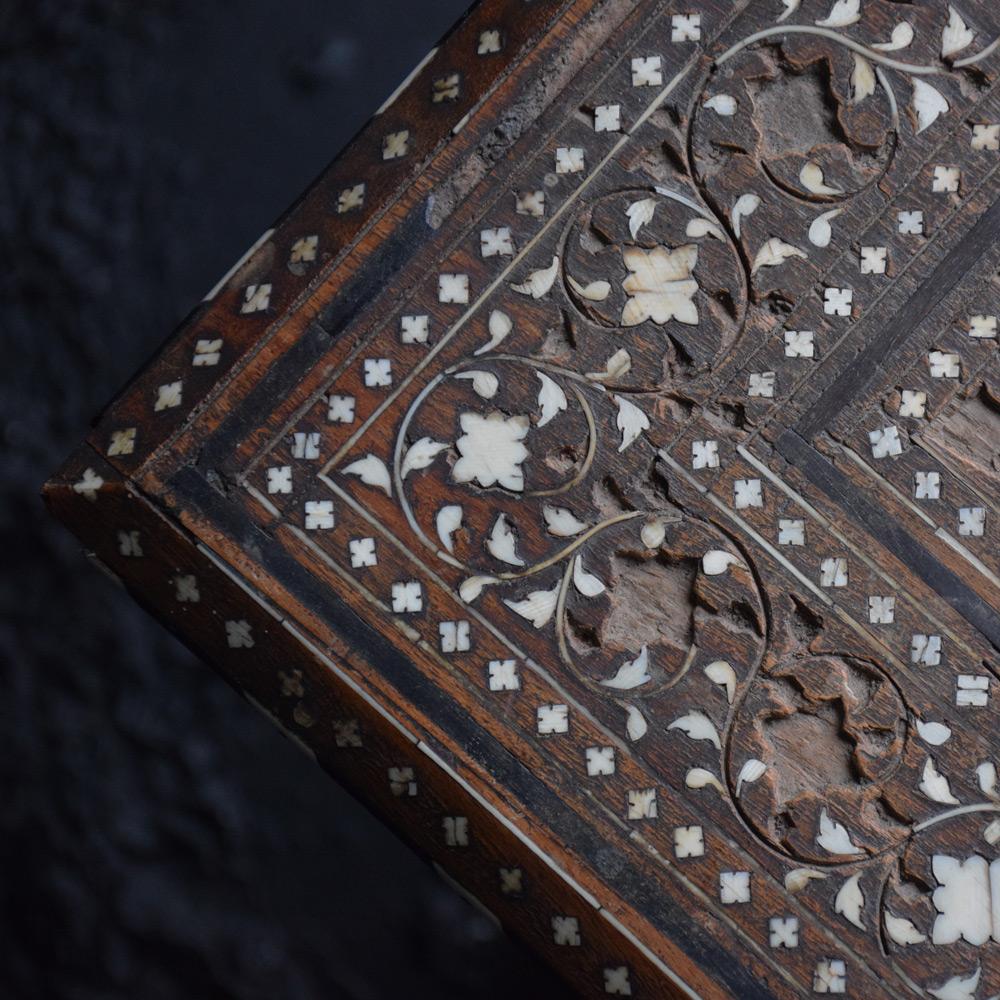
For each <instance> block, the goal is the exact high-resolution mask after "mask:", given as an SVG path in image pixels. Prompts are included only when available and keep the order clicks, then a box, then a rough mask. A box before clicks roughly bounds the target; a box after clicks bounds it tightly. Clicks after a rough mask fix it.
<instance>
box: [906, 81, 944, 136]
mask: <svg viewBox="0 0 1000 1000" xmlns="http://www.w3.org/2000/svg"><path fill="white" fill-rule="evenodd" d="M950 107H951V105H949V104H948V102H947V101H946V100H945V98H944V96H943V95H942V94H941V93H940V91H937V90H935V89H934V88H933V87H932V86H931V85H930V84H929V83H925V82H924V81H923V80H919V79H917V78H914V79H913V110H914V113H915V114H916V116H917V135H920V133H921V132H923V130H924V129H925V128H930V127H931V125H933V124H934V122H936V121H937V120H938V118H939V117H940V116H941V115H943V114H946V113H947V111H948V109H949V108H950Z"/></svg>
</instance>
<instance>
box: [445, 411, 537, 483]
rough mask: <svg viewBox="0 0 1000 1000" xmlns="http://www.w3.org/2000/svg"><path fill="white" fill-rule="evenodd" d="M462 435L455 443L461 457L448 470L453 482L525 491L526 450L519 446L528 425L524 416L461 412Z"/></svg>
mask: <svg viewBox="0 0 1000 1000" xmlns="http://www.w3.org/2000/svg"><path fill="white" fill-rule="evenodd" d="M460 424H461V427H462V431H463V434H462V436H461V437H460V438H459V439H458V440H457V441H456V442H455V447H456V448H457V449H458V453H459V455H460V456H461V457H460V458H459V460H458V461H457V462H456V463H455V467H454V468H453V469H452V470H451V474H452V477H453V478H454V480H455V482H456V483H471V482H472V481H473V480H475V481H476V482H477V483H478V484H479V485H480V486H483V487H488V486H494V485H497V484H499V485H500V486H502V487H503V488H504V489H508V490H523V489H524V473H523V472H522V471H521V463H522V462H523V461H524V460H525V459H526V458H527V457H528V449H527V448H526V447H525V446H524V445H523V444H522V443H521V442H522V441H523V440H524V439H525V437H526V436H527V434H528V429H529V427H530V426H531V423H530V421H529V420H528V418H527V417H525V416H516V417H505V416H504V415H503V414H502V413H500V412H493V413H491V414H489V415H488V416H485V417H483V416H480V415H479V414H478V413H463V414H462V416H461V417H460Z"/></svg>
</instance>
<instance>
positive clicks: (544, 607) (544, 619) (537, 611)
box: [504, 583, 560, 628]
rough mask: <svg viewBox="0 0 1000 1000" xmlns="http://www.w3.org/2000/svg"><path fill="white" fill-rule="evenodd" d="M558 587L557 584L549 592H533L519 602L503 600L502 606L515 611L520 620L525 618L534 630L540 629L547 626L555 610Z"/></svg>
mask: <svg viewBox="0 0 1000 1000" xmlns="http://www.w3.org/2000/svg"><path fill="white" fill-rule="evenodd" d="M559 587H560V584H558V583H557V584H556V585H555V586H554V587H553V588H552V589H551V590H533V591H532V592H531V593H530V594H528V596H527V597H526V598H524V600H521V601H510V600H507V599H506V598H504V604H506V605H507V607H508V608H510V609H511V611H516V612H517V613H518V614H519V615H520V616H521V617H522V618H527V620H528V621H529V622H531V624H532V625H534V626H535V628H542V627H544V626H545V625H547V624H548V622H549V620H550V619H551V618H552V615H553V614H554V612H555V610H556V602H557V601H558V600H559Z"/></svg>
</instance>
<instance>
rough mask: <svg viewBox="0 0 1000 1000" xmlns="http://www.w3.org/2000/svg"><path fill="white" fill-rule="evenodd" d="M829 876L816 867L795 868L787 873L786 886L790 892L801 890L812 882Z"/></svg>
mask: <svg viewBox="0 0 1000 1000" xmlns="http://www.w3.org/2000/svg"><path fill="white" fill-rule="evenodd" d="M829 877H830V876H829V875H826V874H824V873H823V872H818V871H816V870H815V869H814V868H794V869H793V870H792V871H790V872H788V874H787V875H785V888H786V889H787V890H788V891H789V892H801V891H802V890H803V889H804V888H805V887H806V886H807V885H808V884H809V883H810V882H812V881H814V880H821V879H825V878H829Z"/></svg>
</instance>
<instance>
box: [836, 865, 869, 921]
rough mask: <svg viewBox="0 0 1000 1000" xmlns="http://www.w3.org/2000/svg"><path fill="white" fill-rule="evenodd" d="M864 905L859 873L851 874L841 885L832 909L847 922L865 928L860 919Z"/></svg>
mask: <svg viewBox="0 0 1000 1000" xmlns="http://www.w3.org/2000/svg"><path fill="white" fill-rule="evenodd" d="M864 906H865V896H864V893H863V892H862V891H861V873H860V872H859V873H858V874H856V875H852V876H851V877H850V878H849V879H848V880H847V881H846V882H845V883H844V884H843V885H842V886H841V887H840V891H839V892H838V893H837V896H836V898H835V899H834V901H833V909H834V911H835V912H836V913H839V914H840V915H841V916H842V917H843V918H844V919H845V920H846V921H847V922H848V923H851V924H854V926H855V927H857V928H858V929H859V930H864V929H865V923H864V921H863V920H862V919H861V914H862V911H863V910H864Z"/></svg>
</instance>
